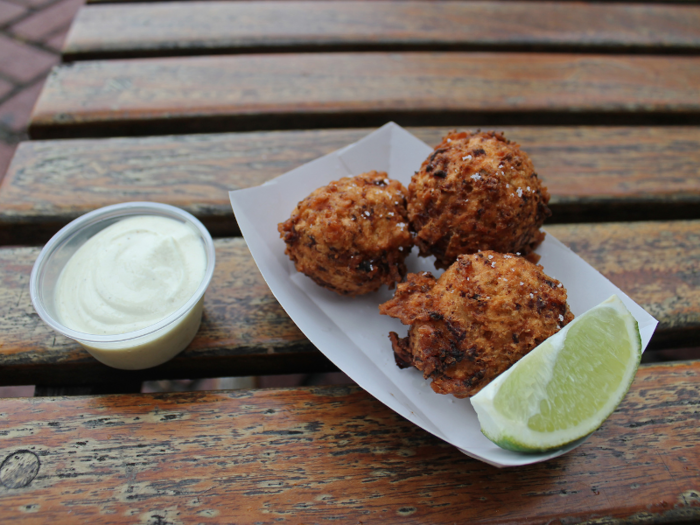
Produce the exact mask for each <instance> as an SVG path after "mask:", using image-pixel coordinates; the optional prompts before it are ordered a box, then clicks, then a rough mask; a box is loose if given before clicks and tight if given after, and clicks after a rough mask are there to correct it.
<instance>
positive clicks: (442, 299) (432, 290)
mask: <svg viewBox="0 0 700 525" xmlns="http://www.w3.org/2000/svg"><path fill="white" fill-rule="evenodd" d="M379 312H380V313H382V314H384V315H389V316H391V317H395V318H397V319H399V320H400V321H401V322H402V323H403V324H407V325H411V328H410V329H409V331H408V336H407V337H404V338H399V336H398V335H397V334H396V333H395V332H392V333H391V334H390V336H389V337H390V339H391V343H392V346H393V349H394V355H395V358H396V364H397V365H398V366H399V367H400V368H406V367H408V366H415V367H416V368H417V369H418V370H420V371H422V372H423V375H424V377H425V378H426V379H427V378H432V380H433V381H432V384H431V386H432V389H433V390H434V391H435V392H437V393H439V394H453V395H454V396H456V397H460V398H462V397H469V396H473V395H474V394H476V393H477V392H479V390H481V389H482V388H483V387H485V386H486V385H487V384H488V383H490V382H491V381H492V380H493V379H494V378H496V376H498V375H499V374H500V373H502V372H504V371H505V370H507V369H508V368H509V367H510V366H511V365H512V364H513V363H515V362H516V361H518V360H519V359H520V358H521V357H523V356H524V355H526V354H527V353H528V352H529V351H530V350H532V349H533V348H535V347H536V346H537V345H539V344H540V343H542V342H543V341H544V340H545V339H547V338H548V337H550V336H551V335H554V334H555V333H556V332H558V331H559V330H560V329H561V328H563V327H564V326H565V325H567V324H568V323H569V322H570V321H572V320H573V318H574V316H573V314H572V313H571V312H570V311H569V306H568V304H567V302H566V290H565V289H564V287H563V286H562V285H561V283H560V282H559V281H557V280H556V279H553V278H551V277H548V276H547V275H546V274H545V273H544V271H543V270H542V266H540V265H535V264H533V263H531V262H529V261H527V260H526V259H524V258H522V257H518V256H516V255H512V254H500V253H498V252H495V251H485V252H480V253H476V254H473V255H462V256H460V257H458V259H457V261H456V262H455V263H454V264H453V265H452V266H450V268H449V269H448V270H447V271H446V272H445V273H444V274H443V275H442V276H440V278H439V279H437V280H436V279H435V278H434V277H433V276H432V274H430V273H428V272H424V273H420V274H413V273H412V274H408V276H407V279H406V282H404V283H401V284H399V285H398V286H397V288H396V292H395V294H394V298H393V299H391V300H389V301H387V302H386V303H384V304H382V305H380V306H379Z"/></svg>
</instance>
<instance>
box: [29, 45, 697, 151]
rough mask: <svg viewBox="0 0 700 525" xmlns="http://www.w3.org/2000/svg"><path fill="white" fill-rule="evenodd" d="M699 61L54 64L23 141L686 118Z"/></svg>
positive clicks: (499, 57) (473, 57) (265, 59)
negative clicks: (389, 125)
mask: <svg viewBox="0 0 700 525" xmlns="http://www.w3.org/2000/svg"><path fill="white" fill-rule="evenodd" d="M698 85H700V57H649V56H622V57H621V56H599V55H566V54H535V53H516V54H514V53H457V52H455V53H312V54H291V55H235V56H225V57H223V56H221V57H179V58H161V59H135V60H109V61H95V62H78V63H75V64H72V65H71V66H62V67H59V68H57V69H54V71H53V72H52V74H51V75H50V76H49V78H48V79H47V82H46V84H45V85H44V89H43V91H42V93H41V95H40V97H39V100H38V102H37V104H36V106H35V108H34V112H33V114H32V117H31V122H30V135H31V136H32V137H33V138H35V139H37V138H67V137H79V136H107V135H114V134H118V135H124V134H127V135H129V134H133V135H144V134H158V133H161V134H162V133H168V134H172V133H187V132H205V131H224V130H229V131H234V130H239V131H240V130H251V129H257V130H261V129H290V128H291V129H299V128H305V129H308V128H314V127H354V126H360V127H362V126H377V125H381V124H384V123H385V122H387V121H389V120H394V121H396V122H397V123H399V124H402V125H406V124H410V125H440V126H449V125H469V126H475V125H482V124H488V125H490V126H503V125H507V124H524V125H533V124H534V125H546V124H557V125H561V124H566V123H568V124H578V125H583V124H604V125H610V124H613V123H618V124H622V123H625V124H637V125H640V124H651V123H660V124H671V123H675V124H694V123H700V91H699V90H697V89H696V86H698Z"/></svg>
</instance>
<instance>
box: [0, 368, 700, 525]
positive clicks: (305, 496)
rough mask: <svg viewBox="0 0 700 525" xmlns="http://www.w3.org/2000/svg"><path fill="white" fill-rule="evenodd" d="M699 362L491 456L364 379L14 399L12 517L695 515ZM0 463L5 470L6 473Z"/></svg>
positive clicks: (392, 519) (488, 519)
mask: <svg viewBox="0 0 700 525" xmlns="http://www.w3.org/2000/svg"><path fill="white" fill-rule="evenodd" d="M699 399H700V362H686V363H678V364H675V365H672V366H669V365H666V366H659V365H656V366H643V367H641V368H640V370H639V372H638V373H637V377H636V379H635V381H634V382H633V384H632V388H631V390H630V392H629V393H628V395H627V397H626V398H625V400H624V401H623V402H622V404H621V405H620V407H619V408H618V409H617V410H616V411H615V412H614V413H613V414H612V416H611V417H610V418H609V419H608V420H607V421H606V422H605V423H604V424H603V426H602V427H601V428H600V429H599V430H598V431H596V432H595V433H594V434H593V435H592V436H590V437H589V439H588V440H587V441H586V442H585V443H583V444H582V445H581V446H580V447H579V448H577V449H575V450H573V451H571V452H569V453H568V454H566V455H564V456H561V457H559V458H556V459H553V460H550V461H548V462H546V463H541V464H537V465H532V466H527V467H519V468H510V469H496V468H493V467H490V466H488V465H486V464H483V463H480V462H478V461H476V460H473V459H470V458H468V457H466V456H464V455H462V454H460V453H459V452H458V451H457V449H455V448H453V447H451V446H449V445H447V444H446V443H444V442H442V441H440V440H438V439H437V438H434V437H433V436H431V435H430V434H428V433H427V432H425V431H423V430H422V429H420V428H419V427H417V426H415V425H413V424H412V423H409V422H408V421H406V420H404V419H403V418H401V417H400V416H398V415H397V414H395V413H394V412H392V411H391V410H389V409H388V408H386V407H385V406H384V405H382V404H381V403H379V402H378V401H376V400H375V399H373V398H372V397H371V396H369V395H368V394H366V393H365V392H364V391H362V390H360V389H358V388H356V387H349V388H348V387H335V388H299V389H283V390H257V391H231V392H209V393H187V394H182V393H181V394H167V395H165V394H161V395H129V396H104V397H77V398H44V399H5V400H3V401H2V405H1V407H0V419H1V420H2V421H3V428H2V430H1V431H0V461H3V460H4V463H3V467H2V468H1V469H0V470H2V472H1V473H0V479H1V480H2V484H0V515H2V516H3V518H4V519H3V523H5V524H8V525H9V524H14V523H22V524H23V525H33V524H39V523H42V524H43V523H57V524H64V523H65V524H68V523H71V524H72V523H78V522H80V523H102V524H105V525H109V524H120V523H125V524H126V523H129V524H132V523H144V524H145V523H149V524H156V523H157V524H161V525H165V524H169V525H175V524H184V523H237V524H253V523H255V524H272V523H307V524H311V523H325V522H328V521H333V522H341V523H365V524H372V523H401V524H418V523H436V524H437V523H439V524H442V523H445V524H447V523H450V524H452V523H476V522H479V523H511V524H512V523H522V524H535V523H584V522H585V523H617V524H620V523H629V524H632V523H657V524H660V523H681V522H682V523H691V522H697V521H698V520H700V455H699V451H700V446H699V445H700V443H699V442H698V439H699V435H698V432H697V428H698V425H699V424H700V419H699V417H700V412H698V410H697V408H698V400H699ZM3 474H4V477H3Z"/></svg>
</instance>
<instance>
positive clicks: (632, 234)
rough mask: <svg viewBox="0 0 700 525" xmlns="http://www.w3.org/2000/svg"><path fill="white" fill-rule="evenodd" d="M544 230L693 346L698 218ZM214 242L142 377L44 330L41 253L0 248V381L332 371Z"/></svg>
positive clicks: (699, 322) (670, 338)
mask: <svg viewBox="0 0 700 525" xmlns="http://www.w3.org/2000/svg"><path fill="white" fill-rule="evenodd" d="M550 231H551V233H552V235H555V236H556V237H557V238H559V239H560V240H561V241H563V242H564V243H566V244H569V245H571V247H572V248H573V249H574V251H575V252H576V253H578V254H579V255H580V256H582V257H583V258H584V259H586V260H588V261H589V262H590V263H591V264H593V266H594V267H596V268H597V269H599V270H600V271H601V272H602V273H603V274H604V275H606V276H607V277H608V278H610V279H611V280H612V281H613V283H615V284H616V285H618V286H619V287H620V288H621V289H622V290H623V291H624V292H626V293H627V294H628V295H629V296H630V297H632V299H634V300H635V301H636V302H638V303H639V304H640V305H641V306H642V307H643V308H645V309H647V311H649V312H650V313H652V314H653V315H654V316H655V317H656V318H657V319H658V320H659V322H660V323H659V327H658V328H657V331H656V334H655V335H654V338H653V339H652V342H651V345H650V349H652V350H653V349H661V348H669V347H691V346H697V341H698V340H699V339H700V221H675V222H666V223H661V222H660V223H653V222H649V223H631V224H627V223H610V224H604V225H562V226H556V227H551V229H550ZM216 246H217V268H216V271H215V273H214V277H213V279H212V283H211V285H210V287H209V290H208V292H207V294H206V296H205V303H204V318H203V321H202V328H201V329H200V331H199V333H198V335H197V336H196V338H195V340H194V341H193V343H192V344H191V345H190V346H189V347H188V348H187V349H186V350H185V351H184V352H183V353H182V354H180V355H179V356H178V357H176V358H175V359H173V360H172V361H170V362H168V363H166V364H164V365H161V366H159V367H156V368H152V369H148V370H142V371H138V372H129V371H119V370H114V369H111V368H109V367H106V366H104V365H102V364H100V363H98V362H97V361H95V360H94V359H93V358H92V357H90V356H89V354H88V353H87V352H86V351H85V350H83V349H82V348H81V347H80V346H78V345H77V344H75V343H72V342H71V341H70V340H68V339H66V338H64V337H62V336H60V335H57V334H56V333H54V332H53V331H52V330H51V329H49V328H48V327H47V326H46V325H45V324H44V323H43V322H42V321H41V320H40V318H39V317H38V316H37V314H36V312H35V311H34V308H33V307H32V305H31V302H30V299H29V294H28V282H29V275H30V272H31V267H32V265H33V263H34V260H35V259H36V256H37V255H38V251H39V250H38V249H37V248H4V249H0V385H13V384H36V383H40V384H44V385H52V384H53V385H59V386H80V385H83V384H91V383H97V384H102V383H115V382H117V383H118V382H127V381H128V382H130V383H134V382H136V381H138V380H146V379H165V378H167V379H176V378H197V377H219V376H236V375H242V376H245V375H265V374H276V373H296V372H313V371H319V370H329V369H331V368H332V365H330V363H329V361H328V360H327V359H326V358H325V357H323V355H322V354H321V353H320V352H319V351H318V350H316V349H315V348H314V347H313V346H312V345H311V343H309V342H308V340H307V339H306V338H305V337H304V336H303V334H302V333H301V332H300V331H299V330H298V329H297V328H296V326H295V325H294V323H292V321H291V320H290V319H289V317H287V315H286V313H285V312H284V311H283V310H282V308H281V307H280V306H279V304H278V303H277V302H276V300H275V299H274V297H273V296H272V294H271V293H270V291H269V289H268V287H267V285H266V284H265V282H264V281H263V279H262V276H261V275H260V274H259V272H258V270H257V268H256V266H255V263H254V262H253V260H252V258H251V256H250V253H249V252H248V249H247V247H246V245H245V242H244V241H243V239H241V238H237V239H219V240H217V241H216ZM280 249H282V248H281V247H280ZM386 343H387V351H389V346H388V345H389V341H388V339H387V342H386Z"/></svg>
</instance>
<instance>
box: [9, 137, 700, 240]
mask: <svg viewBox="0 0 700 525" xmlns="http://www.w3.org/2000/svg"><path fill="white" fill-rule="evenodd" d="M499 129H502V128H499ZM447 130H448V128H411V129H409V131H411V132H412V133H414V134H415V135H416V136H418V137H419V138H421V139H422V140H424V141H425V142H427V143H428V144H430V145H435V144H438V143H439V142H440V138H441V136H442V135H444V133H445V132H446V131H447ZM370 131H371V130H369V129H359V130H358V129H355V130H323V131H313V130H310V131H293V132H261V133H230V134H220V135H187V136H166V137H148V138H123V139H121V138H120V139H103V140H100V139H98V140H77V139H76V140H71V141H65V140H64V141H32V142H25V143H22V144H20V146H19V148H18V149H17V152H16V154H15V158H14V160H13V162H12V164H11V166H10V168H9V169H8V171H7V174H6V175H5V178H4V180H2V181H1V182H0V244H5V245H7V244H12V245H18V244H32V243H35V244H38V243H43V242H46V241H47V240H48V239H49V238H50V236H51V235H53V233H55V232H56V231H58V229H59V228H60V227H61V226H63V225H65V224H67V223H68V222H70V221H71V220H72V219H74V218H76V217H78V216H79V215H82V214H83V213H86V212H87V211H90V210H93V209H95V208H99V207H101V206H106V205H108V204H116V203H119V202H125V201H133V200H146V201H156V202H164V203H168V204H172V205H175V206H179V207H182V208H184V209H186V210H187V211H189V212H190V213H193V214H194V215H196V216H197V217H198V218H199V219H200V220H202V221H203V222H204V224H205V225H206V226H207V227H208V228H209V230H210V232H211V233H212V234H213V235H215V236H234V235H240V232H239V230H238V227H237V224H236V222H235V220H234V218H233V215H232V213H231V206H230V203H229V200H228V191H229V190H235V189H241V188H247V187H251V186H257V185H259V184H262V183H263V182H266V181H268V180H270V179H272V178H274V177H276V176H278V175H280V174H282V173H285V172H286V171H289V170H291V169H294V168H296V167H298V166H300V165H302V164H304V163H306V162H309V161H311V160H313V159H315V158H318V157H320V156H322V155H325V154H327V153H330V152H332V151H334V150H336V149H339V148H342V147H344V146H346V145H347V144H350V143H352V142H355V141H357V140H358V139H360V138H361V137H363V136H365V135H366V134H368V133H369V132H370ZM504 132H505V134H506V137H508V138H510V139H512V140H514V141H516V142H518V143H520V145H521V147H522V148H523V150H524V151H526V152H528V153H529V155H530V156H531V157H532V159H533V162H534V164H535V166H536V168H537V171H538V174H539V175H540V177H541V178H542V179H543V181H544V182H545V184H546V185H547V187H548V188H549V191H550V193H551V194H552V200H551V202H550V206H551V207H552V211H553V215H552V217H551V218H550V219H549V223H550V224H551V223H562V222H567V223H572V222H600V221H622V220H640V219H641V220H652V219H658V220H662V219H690V218H700V176H698V174H699V172H698V166H700V128H697V127H622V128H617V127H612V128H609V127H596V128H588V127H576V128H570V127H560V128H546V127H542V128H538V127H521V128H505V129H504Z"/></svg>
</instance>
